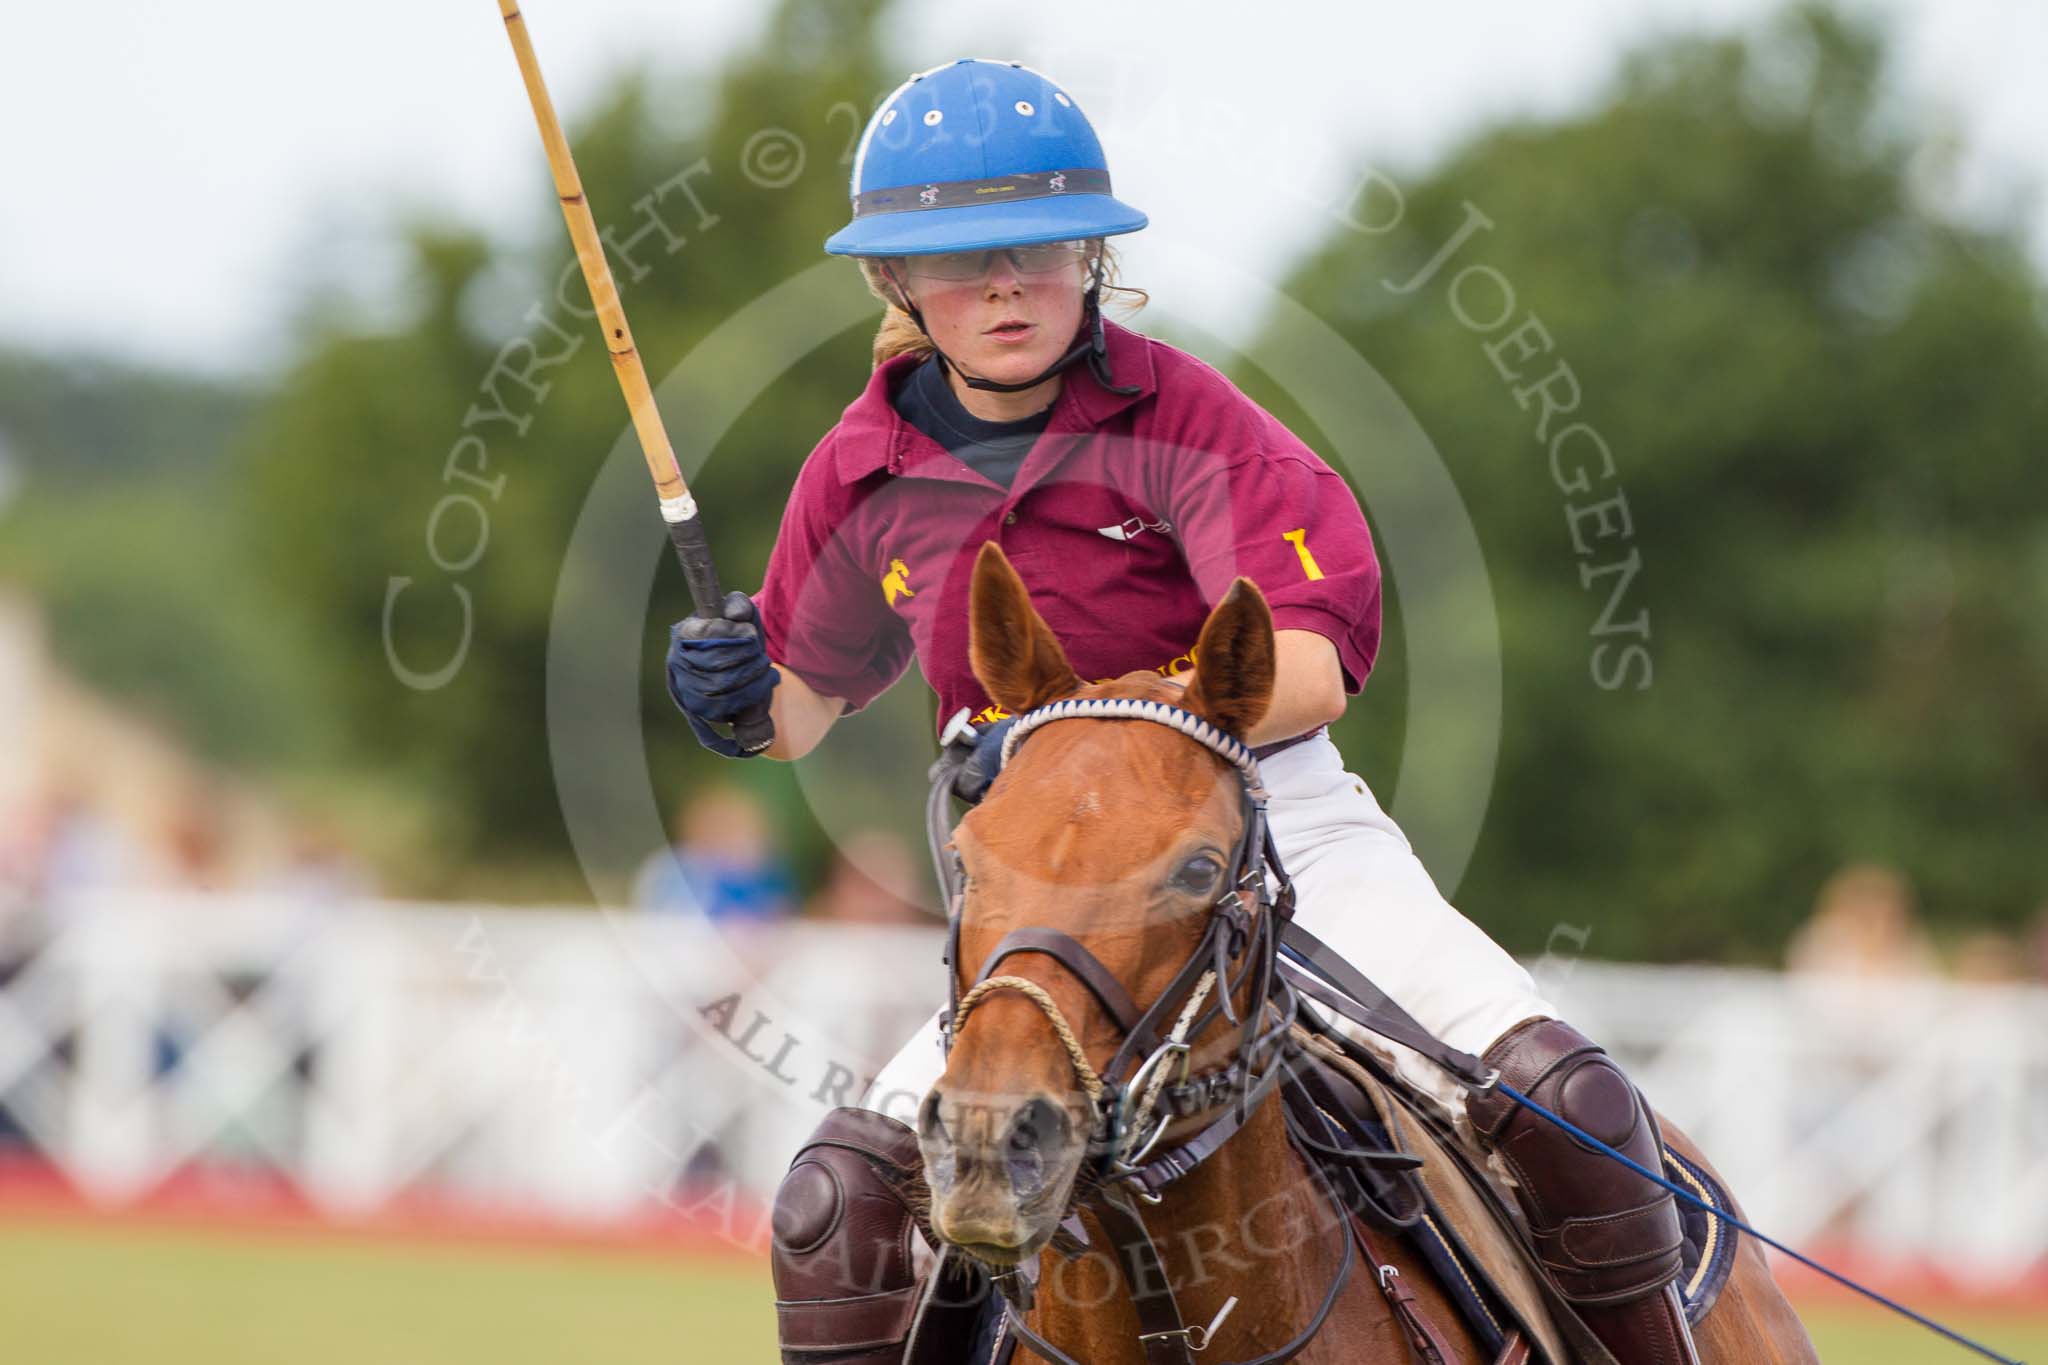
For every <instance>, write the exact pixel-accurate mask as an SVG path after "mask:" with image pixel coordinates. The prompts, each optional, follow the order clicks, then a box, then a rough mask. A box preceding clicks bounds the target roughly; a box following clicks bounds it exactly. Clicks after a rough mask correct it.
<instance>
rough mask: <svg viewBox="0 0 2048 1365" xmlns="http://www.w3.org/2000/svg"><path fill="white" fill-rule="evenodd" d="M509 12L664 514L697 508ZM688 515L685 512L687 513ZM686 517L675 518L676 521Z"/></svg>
mask: <svg viewBox="0 0 2048 1365" xmlns="http://www.w3.org/2000/svg"><path fill="white" fill-rule="evenodd" d="M498 10H499V12H500V13H501V14H503V15H504V16H505V33H506V36H508V37H509V38H511V40H512V51H513V52H514V54H516V55H517V56H518V58H519V74H520V75H521V76H522V77H524V78H525V81H526V96H527V98H528V99H529V100H531V101H532V103H533V116H534V118H535V120H536V121H538V122H539V124H540V140H541V142H542V143H543V144H544V145H545V146H546V147H547V152H548V169H549V170H550V171H551V172H553V174H554V178H555V193H556V195H557V196H558V197H559V198H560V199H561V201H562V217H563V218H564V219H565V220H567V222H568V224H569V240H570V241H572V242H574V243H575V244H576V260H577V262H578V263H579V264H580V265H581V266H582V267H583V280H584V283H585V284H587V285H588V286H589V287H590V301H591V302H592V303H593V304H595V305H596V307H597V319H598V322H599V323H600V324H602V325H603V327H604V342H605V349H606V350H607V351H609V352H610V353H611V358H612V370H613V371H614V372H615V373H616V374H617V375H618V377H619V388H620V389H621V390H623V391H624V393H625V395H626V408H627V411H629V412H631V413H632V415H633V429H634V430H635V431H636V432H638V433H639V435H640V450H641V452H642V453H643V454H644V455H646V457H647V472H648V473H650V474H652V475H653V476H654V487H655V490H656V491H657V492H658V493H659V494H660V495H661V500H662V512H663V514H664V515H666V514H667V513H668V512H669V511H670V509H671V506H672V505H673V506H675V507H676V509H677V510H682V509H684V508H688V507H691V502H690V490H689V488H688V487H687V486H686V485H685V484H684V483H683V474H682V470H680V469H679V468H677V467H676V455H675V450H674V448H673V447H671V446H670V445H669V441H668V431H667V429H666V428H664V427H663V426H662V424H661V411H660V409H658V408H657V407H655V405H654V390H653V389H652V388H650V387H649V386H648V383H647V370H646V367H645V366H643V365H642V364H641V363H640V351H639V349H638V348H637V347H635V346H634V345H633V329H632V328H630V327H628V326H627V325H626V310H625V309H624V308H623V307H622V306H621V305H620V303H619V289H618V285H617V284H616V283H614V282H613V280H612V268H611V263H610V262H609V261H607V260H606V259H605V255H604V242H603V240H602V239H600V238H599V237H598V235H597V222H596V220H595V219H593V218H592V217H591V216H590V204H589V202H588V201H587V200H586V199H585V198H584V197H583V181H582V178H581V177H579V176H578V175H577V174H576V161H575V158H574V157H572V156H571V155H570V154H569V140H568V138H566V137H564V136H563V135H562V123H561V120H560V119H559V118H557V117H556V116H555V102H554V101H553V100H552V99H550V98H549V97H548V87H547V84H546V82H545V81H543V80H542V79H541V74H540V60H539V59H538V58H537V57H535V56H534V52H533V39H532V38H531V37H529V36H528V35H527V32H526V20H525V18H524V17H523V16H521V14H520V12H519V5H518V0H498ZM687 515H689V513H687V512H686V513H685V518H686V517H687ZM685 518H676V517H671V518H669V519H670V520H680V519H685Z"/></svg>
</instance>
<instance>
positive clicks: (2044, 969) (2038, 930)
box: [2024, 904, 2048, 981]
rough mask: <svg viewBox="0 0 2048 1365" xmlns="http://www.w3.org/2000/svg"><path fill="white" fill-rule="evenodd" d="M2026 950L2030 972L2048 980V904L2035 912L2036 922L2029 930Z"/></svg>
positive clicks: (2039, 978)
mask: <svg viewBox="0 0 2048 1365" xmlns="http://www.w3.org/2000/svg"><path fill="white" fill-rule="evenodd" d="M2024 951H2025V952H2026V968H2027V971H2028V972H2029V974H2031V975H2032V976H2034V977H2035V978H2037V979H2038V980H2041V981H2048V904H2043V905H2042V906H2041V908H2040V909H2039V910H2036V911H2035V912H2034V924H2033V927H2032V928H2031V929H2029V930H2028V931H2027V935H2026V941H2025V945H2024Z"/></svg>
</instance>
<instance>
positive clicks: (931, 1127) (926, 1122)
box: [917, 1090, 948, 1142]
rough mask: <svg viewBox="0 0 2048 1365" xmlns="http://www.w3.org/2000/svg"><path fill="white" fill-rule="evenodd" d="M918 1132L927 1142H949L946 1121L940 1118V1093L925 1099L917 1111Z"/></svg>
mask: <svg viewBox="0 0 2048 1365" xmlns="http://www.w3.org/2000/svg"><path fill="white" fill-rule="evenodd" d="M917 1131H918V1134H919V1135H920V1136H921V1137H923V1138H924V1139H925V1140H926V1141H927V1142H944V1141H947V1140H948V1138H947V1133H946V1121H945V1120H944V1119H942V1118H940V1117H939V1092H938V1091H936V1090H934V1091H932V1092H931V1094H929V1095H926V1096H925V1097H924V1103H923V1104H922V1105H920V1106H919V1107H918V1111H917Z"/></svg>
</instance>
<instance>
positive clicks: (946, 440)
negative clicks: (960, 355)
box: [893, 356, 1052, 488]
mask: <svg viewBox="0 0 2048 1365" xmlns="http://www.w3.org/2000/svg"><path fill="white" fill-rule="evenodd" d="M893 401H894V405H895V408H896V412H897V414H898V415H899V416H901V417H902V418H903V420H904V421H906V422H908V423H910V425H912V426H914V427H916V428H917V429H918V430H919V431H921V432H923V433H924V434H925V435H927V436H929V437H931V438H932V439H933V440H934V441H937V442H938V443H939V444H940V445H942V446H944V447H945V448H946V449H947V450H948V451H950V452H951V453H952V454H953V456H954V457H955V458H956V459H958V460H959V461H960V462H961V463H962V464H964V465H966V466H967V467H968V468H969V469H972V470H974V471H975V472H976V473H978V474H980V475H981V476H982V477H984V478H986V479H988V480H989V481H990V482H991V483H998V484H1001V485H1002V486H1003V487H1005V488H1008V487H1009V486H1010V485H1011V484H1013V483H1015V482H1016V481H1017V471H1018V470H1019V469H1021V468H1022V467H1023V465H1024V457H1025V456H1026V455H1029V454H1030V453H1031V447H1032V446H1034V445H1036V444H1037V443H1038V436H1039V433H1040V432H1042V431H1044V430H1045V426H1046V423H1048V422H1050V421H1051V420H1052V405H1050V404H1048V405H1047V406H1046V408H1045V410H1044V411H1043V412H1034V413H1033V414H1031V416H1029V417H1020V418H1019V419H1017V420H1016V421H1014V422H984V421H983V420H982V419H981V418H979V417H976V416H975V415H974V414H973V413H971V412H969V411H968V410H967V409H966V408H965V407H964V406H963V405H962V404H961V402H960V396H959V395H958V394H956V393H954V392H953V386H952V385H951V384H950V383H948V382H947V381H946V372H945V369H944V367H943V366H942V365H941V364H940V363H939V358H938V357H937V356H932V357H930V358H928V359H927V360H926V361H925V362H924V363H923V364H922V365H919V366H918V367H917V368H916V369H914V370H912V371H911V372H910V377H909V378H907V379H905V380H904V381H903V386H902V387H901V388H899V389H897V390H896V397H895V399H894V400H893Z"/></svg>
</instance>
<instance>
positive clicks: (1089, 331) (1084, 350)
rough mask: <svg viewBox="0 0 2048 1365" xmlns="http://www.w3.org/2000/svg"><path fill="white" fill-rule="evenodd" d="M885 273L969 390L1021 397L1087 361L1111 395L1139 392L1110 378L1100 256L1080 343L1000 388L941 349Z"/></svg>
mask: <svg viewBox="0 0 2048 1365" xmlns="http://www.w3.org/2000/svg"><path fill="white" fill-rule="evenodd" d="M882 270H883V272H884V273H885V274H887V275H888V277H889V283H891V284H893V285H895V286H896V297H897V300H898V301H899V303H900V304H901V305H902V308H903V311H904V312H906V313H908V314H909V315H910V320H911V321H912V322H914V323H916V324H917V330H918V331H920V332H923V333H924V336H925V340H927V341H929V342H931V344H932V354H933V355H935V356H937V357H938V358H939V364H941V365H943V366H947V367H949V368H950V369H952V371H953V372H954V373H955V374H957V375H959V376H960V379H961V382H962V383H964V384H966V385H967V387H968V388H970V389H980V390H981V391H982V392H984V393H1022V392H1024V391H1025V390H1026V389H1035V388H1037V387H1038V386H1039V385H1040V384H1043V383H1044V382H1045V381H1046V380H1048V379H1051V378H1052V377H1053V376H1054V375H1056V374H1058V373H1059V372H1060V371H1062V370H1064V369H1066V368H1067V366H1069V365H1071V364H1073V363H1074V362H1075V361H1077V360H1080V359H1082V358H1084V357H1085V358H1086V359H1087V361H1088V372H1089V373H1090V374H1092V375H1094V376H1095V382H1096V383H1098V384H1100V385H1102V387H1103V388H1105V389H1107V390H1109V391H1110V392H1111V393H1116V394H1124V395H1126V396H1128V395H1130V394H1134V393H1136V392H1137V391H1138V386H1137V385H1135V384H1119V383H1117V382H1116V379H1115V377H1114V376H1112V375H1111V374H1110V370H1109V343H1108V341H1107V339H1106V338H1105V337H1104V336H1103V332H1102V257H1101V255H1100V254H1097V256H1096V257H1095V259H1094V260H1093V261H1092V262H1090V263H1089V266H1088V292H1087V293H1086V294H1083V295H1082V296H1081V337H1080V340H1078V341H1076V342H1075V343H1074V344H1073V346H1071V347H1070V348H1068V350H1067V353H1066V354H1065V355H1063V356H1061V357H1060V358H1059V359H1058V360H1055V361H1053V363H1052V364H1050V365H1048V366H1046V367H1045V368H1044V369H1043V370H1041V371H1039V372H1038V374H1037V375H1036V376H1035V377H1033V378H1031V379H1026V380H1024V381H1023V382H1021V383H1017V384H1000V383H997V382H996V381H995V380H993V379H983V378H981V377H980V376H979V375H972V374H969V373H967V371H965V370H963V369H961V368H960V363H959V362H958V361H956V360H954V359H953V357H951V356H949V355H947V354H946V353H945V352H944V351H943V350H941V349H939V341H938V338H937V337H934V336H933V335H932V329H931V328H929V327H927V326H925V322H924V310H923V309H921V308H919V307H918V306H917V305H916V304H915V303H913V302H911V299H910V291H909V290H908V289H906V288H904V286H903V281H902V280H900V279H898V278H896V272H895V271H894V270H893V269H891V268H890V267H888V266H887V265H884V266H883V267H882Z"/></svg>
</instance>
